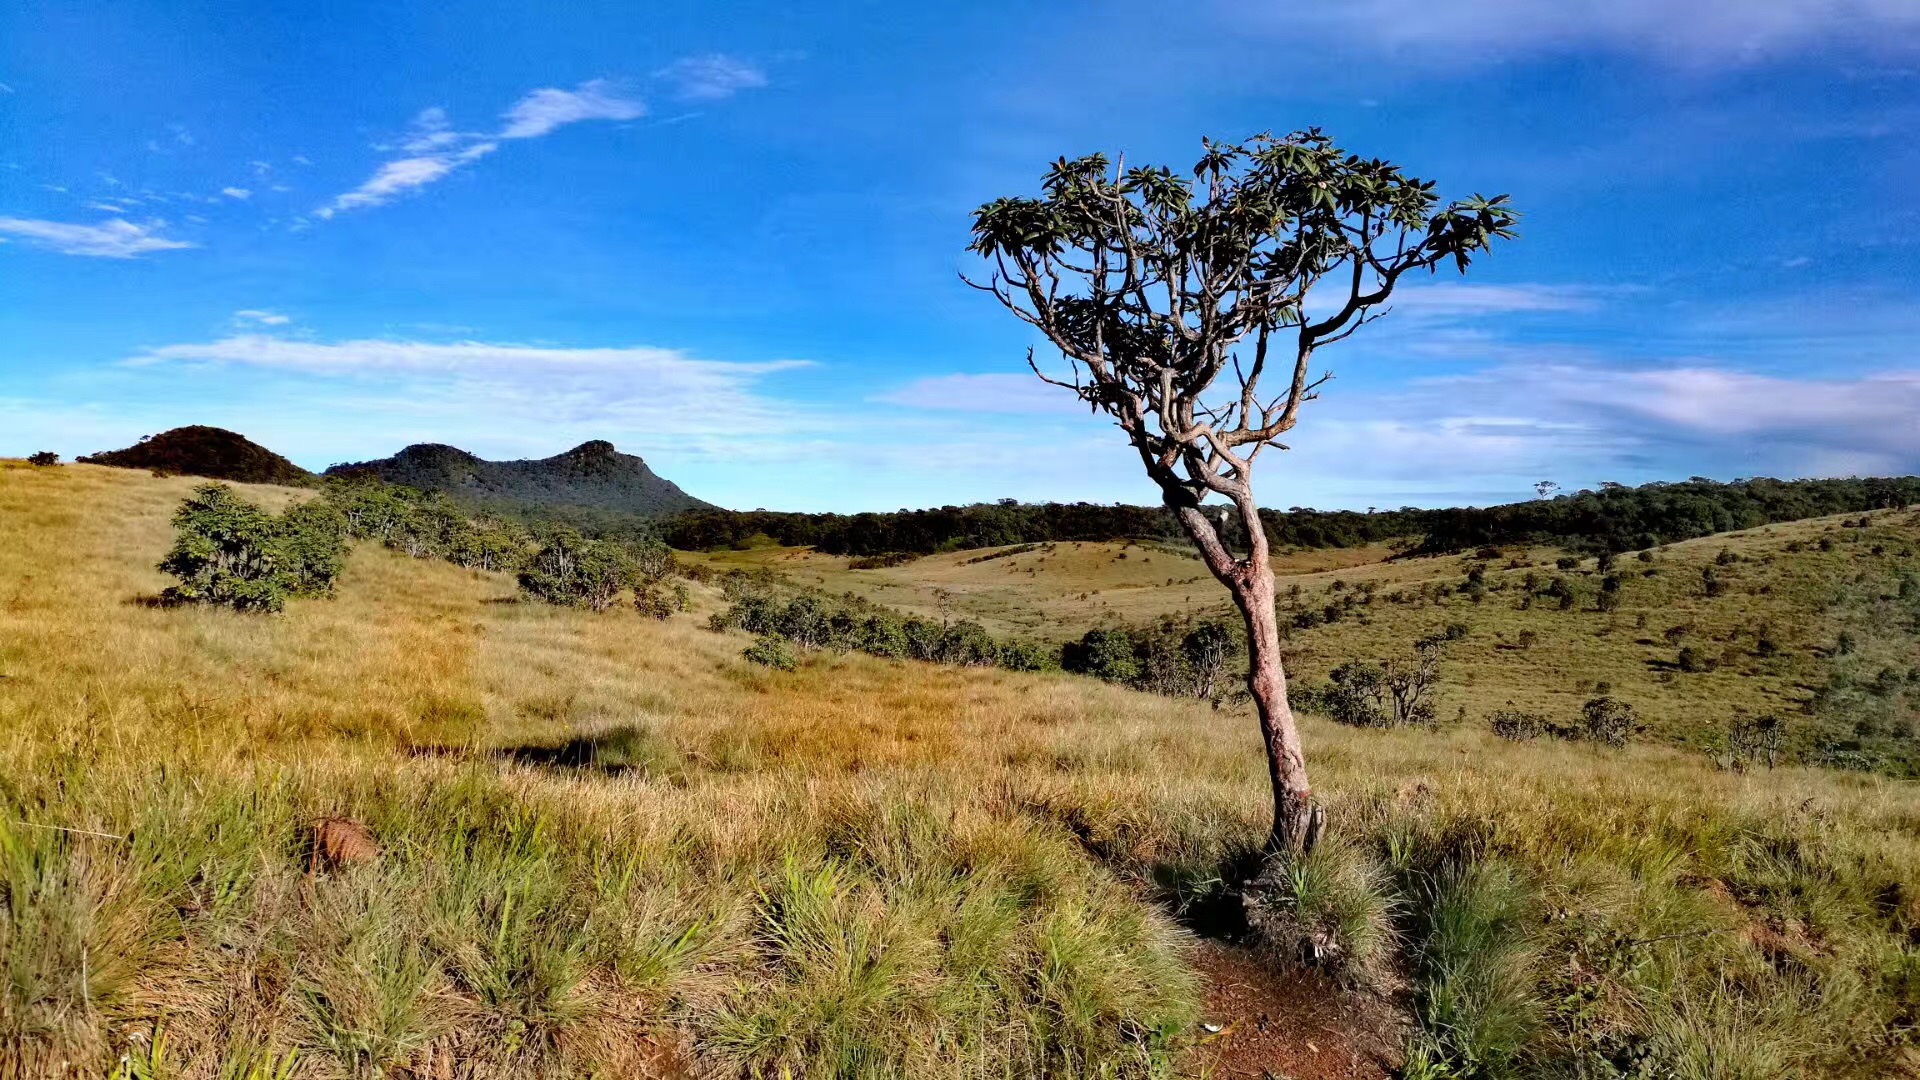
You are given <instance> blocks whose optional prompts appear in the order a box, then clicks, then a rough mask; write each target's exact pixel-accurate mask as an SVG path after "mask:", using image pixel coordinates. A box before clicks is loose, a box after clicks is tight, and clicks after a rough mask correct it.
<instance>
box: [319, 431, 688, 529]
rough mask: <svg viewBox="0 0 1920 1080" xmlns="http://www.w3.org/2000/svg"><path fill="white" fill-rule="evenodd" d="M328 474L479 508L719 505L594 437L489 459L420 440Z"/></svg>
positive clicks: (652, 509)
mask: <svg viewBox="0 0 1920 1080" xmlns="http://www.w3.org/2000/svg"><path fill="white" fill-rule="evenodd" d="M326 474H327V475H328V476H352V475H369V476H376V477H379V478H380V479H382V480H385V481H386V482H388V483H391V484H404V485H406V486H407V487H411V488H417V489H419V490H421V491H437V492H444V493H445V494H446V495H447V496H449V497H450V498H452V499H453V500H454V501H456V502H458V503H460V504H462V505H464V506H467V507H470V508H472V509H476V510H487V511H493V512H508V513H524V512H528V511H537V512H542V513H547V514H550V515H552V516H557V517H563V518H574V519H579V518H583V517H584V518H594V517H608V516H615V515H638V516H643V517H657V516H661V515H665V514H672V513H677V512H679V511H683V510H707V509H713V504H711V503H708V502H703V501H702V500H700V499H696V498H694V497H693V496H691V495H688V494H687V493H686V492H684V491H682V490H680V488H679V486H678V485H676V484H674V483H673V482H672V481H670V480H667V479H664V478H663V477H661V476H659V475H658V474H656V473H655V472H654V471H653V470H652V469H650V468H648V467H647V463H646V462H645V461H643V460H641V459H640V458H638V457H636V456H634V455H632V454H623V453H621V452H619V451H618V450H616V449H614V447H613V444H612V443H610V442H606V441H604V440H599V439H595V440H593V441H591V442H584V443H581V444H580V445H579V446H576V447H574V448H573V449H571V450H568V451H567V452H565V453H563V454H556V455H554V456H553V457H549V458H538V459H532V460H520V461H487V460H484V459H482V458H480V457H477V456H475V455H473V454H470V453H468V452H466V451H465V450H461V449H459V448H458V447H453V446H445V445H442V444H439V443H416V444H415V445H413V446H409V447H407V448H406V449H404V450H402V451H400V452H399V453H397V454H395V455H393V456H392V457H389V458H380V459H378V460H375V461H359V462H351V463H348V464H343V465H335V466H333V467H331V468H329V469H328V470H327V472H326Z"/></svg>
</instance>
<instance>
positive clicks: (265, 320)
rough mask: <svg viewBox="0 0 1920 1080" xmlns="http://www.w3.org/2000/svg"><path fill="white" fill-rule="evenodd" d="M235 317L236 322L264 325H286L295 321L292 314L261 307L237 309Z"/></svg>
mask: <svg viewBox="0 0 1920 1080" xmlns="http://www.w3.org/2000/svg"><path fill="white" fill-rule="evenodd" d="M233 318H234V321H236V322H251V323H259V324H260V325H262V326H285V325H286V324H288V323H290V322H292V321H293V317H292V316H290V315H282V314H280V313H279V312H277V311H262V310H260V309H259V308H246V309H244V310H241V311H236V312H234V313H233Z"/></svg>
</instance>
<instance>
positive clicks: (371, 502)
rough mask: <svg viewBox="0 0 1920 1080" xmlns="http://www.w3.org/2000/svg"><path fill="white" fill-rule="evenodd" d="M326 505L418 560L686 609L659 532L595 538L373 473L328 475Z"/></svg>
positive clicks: (542, 589)
mask: <svg viewBox="0 0 1920 1080" xmlns="http://www.w3.org/2000/svg"><path fill="white" fill-rule="evenodd" d="M323 491H324V494H325V498H326V500H327V502H328V503H329V504H330V505H332V506H333V507H334V508H335V509H336V510H338V511H339V513H340V515H341V517H342V518H343V519H344V520H345V522H346V525H347V532H348V535H350V536H353V537H355V538H358V539H366V540H375V541H378V542H379V543H380V544H382V545H383V546H385V547H388V548H391V549H393V550H395V551H399V552H404V553H405V554H407V555H410V556H412V557H414V558H416V559H444V560H446V561H448V562H451V563H453V564H454V565H456V566H464V567H468V568H470V569H474V570H490V571H499V572H503V573H509V574H513V575H514V576H515V578H516V579H517V580H518V582H519V584H520V589H521V591H522V592H524V593H525V594H526V595H528V596H529V597H532V598H533V599H536V600H541V601H545V602H546V603H549V604H558V605H561V606H564V607H584V608H587V609H589V610H592V611H605V610H606V609H607V608H609V607H612V606H613V604H614V603H615V602H616V601H617V600H618V599H619V597H620V595H621V594H622V593H623V592H625V591H626V590H628V589H632V590H633V603H634V607H635V608H636V609H637V610H638V611H639V612H640V613H641V614H642V615H646V616H649V617H652V618H656V619H664V618H667V617H669V616H671V615H673V614H674V613H675V612H678V611H683V610H685V609H686V606H687V590H686V586H684V585H682V584H680V583H679V582H677V581H671V580H670V579H671V578H673V577H674V576H675V575H676V574H678V573H679V572H680V567H679V566H678V564H677V563H676V562H675V561H674V558H673V551H672V549H670V548H668V547H667V545H666V544H665V543H663V542H662V541H660V540H659V539H658V538H657V537H653V536H641V537H636V538H622V539H592V538H589V537H586V536H583V535H581V533H580V531H579V530H577V529H575V528H573V527H572V526H568V525H560V524H552V523H537V524H533V525H527V524H522V523H519V522H513V521H505V520H501V519H498V518H492V517H486V516H480V517H472V516H469V515H468V514H467V513H466V511H464V510H462V509H461V508H460V507H459V506H457V505H455V504H454V502H453V501H452V500H450V499H448V498H447V497H446V496H445V495H444V494H441V493H438V492H433V493H428V492H422V491H417V490H415V489H413V488H409V487H404V486H402V485H399V484H388V483H384V482H382V481H380V480H378V479H375V478H372V477H366V476H361V475H349V476H345V477H329V478H328V479H327V480H326V481H325V483H324V484H323Z"/></svg>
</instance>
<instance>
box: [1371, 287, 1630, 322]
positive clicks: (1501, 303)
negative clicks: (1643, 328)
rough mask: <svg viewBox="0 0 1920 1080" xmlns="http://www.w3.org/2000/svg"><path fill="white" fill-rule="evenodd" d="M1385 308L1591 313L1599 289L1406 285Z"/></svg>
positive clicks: (1428, 312) (1483, 312)
mask: <svg viewBox="0 0 1920 1080" xmlns="http://www.w3.org/2000/svg"><path fill="white" fill-rule="evenodd" d="M1387 303H1388V306H1390V307H1392V308H1393V309H1394V311H1396V312H1399V313H1403V314H1415V315H1429V316H1454V315H1460V316H1476V315H1509V314H1517V313H1522V312H1563V311H1592V310H1594V309H1595V308H1597V307H1599V306H1600V297H1599V290H1596V289H1593V288H1591V287H1588V286H1582V285H1472V284H1468V283H1466V282H1449V281H1442V282H1436V283H1434V284H1431V285H1407V286H1403V287H1401V288H1399V289H1397V290H1395V291H1394V293H1393V298H1392V299H1391V300H1389V301H1388V302H1387Z"/></svg>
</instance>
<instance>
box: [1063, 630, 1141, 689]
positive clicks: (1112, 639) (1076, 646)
mask: <svg viewBox="0 0 1920 1080" xmlns="http://www.w3.org/2000/svg"><path fill="white" fill-rule="evenodd" d="M1060 667H1061V668H1062V669H1063V670H1066V671H1071V672H1075V673H1077V674H1081V675H1092V676H1093V677H1094V678H1096V679H1105V680H1107V681H1108V682H1122V683H1131V682H1133V681H1134V680H1135V679H1138V678H1139V677H1140V663H1139V661H1138V660H1136V659H1135V658H1134V650H1133V637H1132V635H1130V634H1128V633H1127V631H1125V630H1119V629H1105V628H1096V629H1093V630H1089V631H1087V632H1086V633H1085V634H1083V635H1081V637H1080V640H1079V641H1073V642H1068V643H1067V644H1066V645H1065V646H1064V647H1063V648H1062V649H1061V650H1060Z"/></svg>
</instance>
